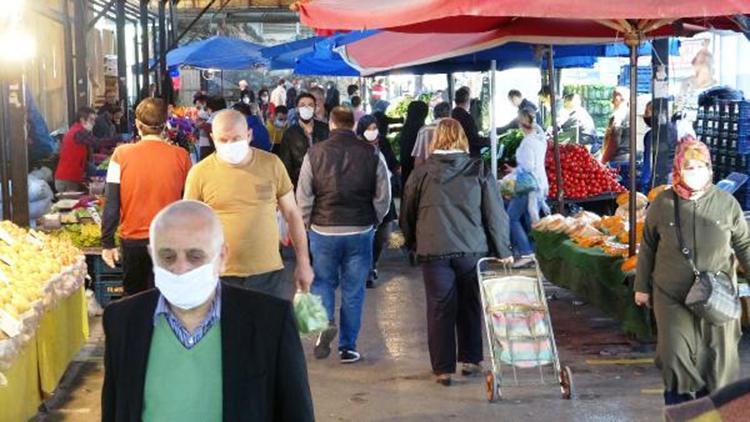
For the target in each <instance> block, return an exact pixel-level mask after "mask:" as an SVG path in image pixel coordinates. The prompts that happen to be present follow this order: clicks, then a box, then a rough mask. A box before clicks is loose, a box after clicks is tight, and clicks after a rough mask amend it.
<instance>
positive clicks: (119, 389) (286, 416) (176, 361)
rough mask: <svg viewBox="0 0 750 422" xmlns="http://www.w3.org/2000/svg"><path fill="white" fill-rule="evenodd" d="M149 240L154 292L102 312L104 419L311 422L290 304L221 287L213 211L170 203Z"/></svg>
mask: <svg viewBox="0 0 750 422" xmlns="http://www.w3.org/2000/svg"><path fill="white" fill-rule="evenodd" d="M150 234H151V236H150V239H151V242H152V243H151V245H150V247H149V249H150V252H151V254H152V257H153V261H154V276H155V285H156V290H150V291H146V292H144V293H141V294H138V295H134V296H131V297H129V298H127V299H124V300H122V301H119V302H116V303H113V304H112V305H110V306H109V307H107V309H106V310H105V312H104V333H105V335H106V343H105V347H106V350H105V357H104V366H105V375H104V387H103V389H102V420H103V421H140V420H143V421H222V420H223V421H312V420H314V415H313V407H312V398H311V396H310V388H309V384H308V379H307V368H306V364H305V359H304V354H303V351H302V345H301V343H300V339H299V335H298V333H297V329H296V325H295V322H294V316H293V313H292V308H291V304H290V303H289V302H288V301H285V300H282V299H276V298H274V297H271V296H267V295H264V294H261V293H256V292H252V291H249V290H244V289H240V288H238V287H233V286H230V285H225V284H221V283H220V282H219V274H220V272H221V271H222V270H223V267H224V266H225V265H226V261H227V256H228V252H229V251H228V249H227V246H226V244H225V242H224V236H223V231H222V228H221V223H220V222H219V220H218V218H217V217H216V215H215V214H214V213H213V211H212V210H211V209H210V208H209V207H208V206H207V205H205V204H203V203H200V202H197V201H180V202H176V203H174V204H172V205H170V206H168V207H167V208H165V209H164V210H162V211H161V212H160V213H159V214H158V215H157V216H156V218H155V219H154V221H153V223H152V225H151V233H150Z"/></svg>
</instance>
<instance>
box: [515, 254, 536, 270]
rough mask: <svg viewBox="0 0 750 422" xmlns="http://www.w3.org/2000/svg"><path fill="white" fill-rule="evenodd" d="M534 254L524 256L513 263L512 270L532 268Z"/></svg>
mask: <svg viewBox="0 0 750 422" xmlns="http://www.w3.org/2000/svg"><path fill="white" fill-rule="evenodd" d="M534 262H535V261H534V254H531V255H524V256H522V257H521V258H519V259H518V261H516V262H514V263H513V268H527V267H533V266H534Z"/></svg>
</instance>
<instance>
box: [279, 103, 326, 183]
mask: <svg viewBox="0 0 750 422" xmlns="http://www.w3.org/2000/svg"><path fill="white" fill-rule="evenodd" d="M316 101H317V100H316V99H315V97H314V96H312V95H311V94H308V93H303V94H300V96H299V97H297V124H295V125H293V126H291V127H290V128H289V129H287V130H286V132H284V137H283V138H282V139H281V145H280V146H279V158H281V162H283V163H284V167H286V171H287V172H288V173H289V177H290V178H291V179H292V183H293V184H294V186H297V180H298V179H299V173H300V169H301V168H302V160H303V159H304V158H305V154H307V149H308V148H310V146H312V145H313V144H316V143H318V142H320V141H323V140H325V139H327V138H328V125H326V124H325V123H323V122H321V121H318V120H316V119H315V107H316V104H317V103H316Z"/></svg>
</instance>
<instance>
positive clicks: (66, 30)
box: [60, 0, 76, 122]
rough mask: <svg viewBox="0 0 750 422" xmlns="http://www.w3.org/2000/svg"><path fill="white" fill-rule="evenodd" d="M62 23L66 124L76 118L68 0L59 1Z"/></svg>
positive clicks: (71, 35) (74, 78)
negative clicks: (64, 58) (62, 17)
mask: <svg viewBox="0 0 750 422" xmlns="http://www.w3.org/2000/svg"><path fill="white" fill-rule="evenodd" d="M60 7H61V8H62V12H63V16H64V22H63V51H64V54H65V57H66V60H64V63H65V97H66V99H67V102H68V104H67V105H68V122H72V121H73V120H75V118H76V75H75V67H74V66H73V57H74V55H73V25H71V17H70V8H69V7H68V0H61V1H60Z"/></svg>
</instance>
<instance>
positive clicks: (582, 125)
mask: <svg viewBox="0 0 750 422" xmlns="http://www.w3.org/2000/svg"><path fill="white" fill-rule="evenodd" d="M558 122H559V125H560V130H561V131H562V132H563V133H564V135H567V136H566V137H568V138H569V139H570V140H571V142H572V143H575V144H579V145H593V144H595V143H596V141H597V136H596V126H595V125H594V119H593V118H592V117H591V115H590V114H589V112H588V111H586V109H585V108H583V106H582V105H581V97H580V96H579V95H578V94H566V95H565V97H564V101H563V114H562V116H561V119H559V120H558Z"/></svg>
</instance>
